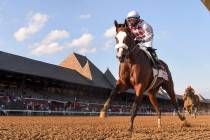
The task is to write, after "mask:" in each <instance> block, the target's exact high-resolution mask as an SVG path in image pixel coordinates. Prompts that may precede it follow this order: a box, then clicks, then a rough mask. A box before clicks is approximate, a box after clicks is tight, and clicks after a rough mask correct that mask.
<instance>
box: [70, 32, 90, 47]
mask: <svg viewBox="0 0 210 140" xmlns="http://www.w3.org/2000/svg"><path fill="white" fill-rule="evenodd" d="M92 40H93V35H91V34H90V33H85V34H83V35H82V36H81V37H80V38H78V39H74V40H72V41H71V42H69V43H67V45H68V46H69V47H86V46H88V45H89V44H90V43H91V41H92Z"/></svg>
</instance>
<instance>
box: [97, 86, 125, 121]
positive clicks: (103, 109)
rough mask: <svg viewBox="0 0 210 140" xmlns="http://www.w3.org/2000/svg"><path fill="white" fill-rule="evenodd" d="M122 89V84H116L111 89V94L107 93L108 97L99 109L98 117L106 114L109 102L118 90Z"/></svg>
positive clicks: (103, 116)
mask: <svg viewBox="0 0 210 140" xmlns="http://www.w3.org/2000/svg"><path fill="white" fill-rule="evenodd" d="M121 90H123V88H122V85H120V84H118V85H117V86H116V87H115V88H114V89H112V91H111V94H110V95H109V98H108V99H107V101H106V102H105V104H104V107H103V108H102V109H101V112H100V118H105V117H106V116H107V110H108V109H109V107H110V105H111V102H112V101H113V99H114V98H115V96H116V95H117V93H118V92H120V91H121Z"/></svg>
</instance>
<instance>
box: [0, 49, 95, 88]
mask: <svg viewBox="0 0 210 140" xmlns="http://www.w3.org/2000/svg"><path fill="white" fill-rule="evenodd" d="M0 70H4V71H11V72H16V73H21V74H28V75H34V76H39V77H45V78H50V79H55V80H61V81H65V82H70V83H77V84H83V85H92V83H90V82H89V81H88V80H87V79H86V78H85V77H83V76H82V75H81V74H79V73H78V72H77V71H75V70H72V69H67V68H64V67H60V66H56V65H53V64H48V63H44V62H40V61H36V60H32V59H29V58H25V57H22V56H17V55H13V54H9V53H5V52H2V51H0Z"/></svg>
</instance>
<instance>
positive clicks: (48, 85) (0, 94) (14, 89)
mask: <svg viewBox="0 0 210 140" xmlns="http://www.w3.org/2000/svg"><path fill="white" fill-rule="evenodd" d="M0 79H1V80H0V110H1V113H2V110H4V111H6V112H7V113H8V112H9V113H11V114H31V112H41V114H43V113H44V112H47V111H48V112H65V113H66V112H67V113H70V114H72V112H74V113H76V112H92V113H97V112H99V111H100V109H101V108H102V106H103V103H104V102H105V100H106V99H107V98H108V96H109V94H110V91H111V89H112V88H113V87H114V86H115V81H116V79H115V78H114V76H113V75H112V73H111V72H110V70H109V69H107V70H106V72H105V73H102V72H101V71H100V70H99V69H98V68H97V67H96V66H95V65H94V64H93V63H92V62H91V61H90V60H89V59H88V58H87V57H86V56H82V55H79V54H77V53H71V54H70V55H69V56H68V57H67V58H66V59H65V60H64V61H63V62H61V64H60V65H53V64H48V63H45V62H40V61H36V60H32V59H29V58H25V57H21V56H17V55H13V54H9V53H5V52H0ZM133 98H134V92H133V90H131V89H130V90H128V91H126V92H124V93H119V94H118V95H117V97H116V99H115V101H114V102H113V104H112V106H111V107H110V110H109V111H110V112H117V113H123V112H129V111H130V108H131V104H132V101H133ZM157 98H158V101H159V103H160V107H161V109H162V111H163V112H171V111H173V110H172V106H171V104H170V99H169V97H168V96H167V94H166V93H165V92H164V91H163V90H160V91H159V92H158V93H157ZM177 99H178V102H179V106H180V108H182V105H183V101H182V97H181V96H177ZM202 99H203V101H202V105H203V107H205V108H208V107H209V101H208V100H206V99H204V98H202ZM12 112H13V113H12ZM14 112H15V113H14ZM20 112H22V113H20ZM139 112H154V110H153V109H152V107H151V104H150V102H149V99H148V97H147V95H144V97H143V102H142V108H141V110H139Z"/></svg>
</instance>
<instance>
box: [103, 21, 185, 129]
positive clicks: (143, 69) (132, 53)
mask: <svg viewBox="0 0 210 140" xmlns="http://www.w3.org/2000/svg"><path fill="white" fill-rule="evenodd" d="M114 24H115V28H116V36H115V39H116V46H115V48H116V51H117V55H116V56H117V58H118V59H119V61H120V65H119V79H118V80H117V82H116V87H115V88H114V89H113V90H112V91H111V93H110V96H109V98H108V99H107V101H106V102H105V104H104V107H103V108H102V110H101V112H100V117H101V118H104V117H106V115H107V114H106V113H107V110H108V109H109V107H110V105H111V102H112V101H113V99H114V98H115V96H116V94H117V93H118V92H122V91H126V90H127V89H129V88H132V89H134V90H135V99H134V102H133V106H132V109H131V120H130V128H129V131H131V132H132V130H133V123H134V119H135V117H136V115H137V111H138V107H139V105H140V103H141V100H142V98H143V93H144V92H146V93H147V95H148V96H149V100H150V102H151V104H152V105H153V107H154V109H155V110H156V112H157V115H158V128H159V127H160V126H161V111H160V107H159V105H158V102H157V98H156V95H155V94H156V93H157V91H158V90H159V88H160V87H162V88H163V89H164V90H165V91H166V92H167V93H168V95H169V96H170V98H171V103H172V104H173V106H174V108H175V111H176V113H177V114H178V117H179V119H180V120H181V121H185V122H186V120H185V117H184V116H183V115H181V114H180V112H179V111H178V104H177V100H176V96H175V92H174V84H173V80H172V76H171V73H170V70H169V68H168V66H167V64H166V63H164V62H163V61H161V64H162V66H163V68H164V71H166V73H167V75H168V77H167V78H168V79H167V80H165V79H163V78H161V77H157V76H156V77H155V78H154V75H153V68H154V66H153V63H152V61H151V59H150V58H149V57H148V56H147V54H146V52H145V51H143V50H141V49H140V48H139V46H138V45H137V44H136V42H135V40H134V35H133V34H132V33H131V31H130V29H129V28H128V25H127V22H126V21H125V22H124V24H118V23H117V21H116V20H115V22H114ZM154 79H155V80H154Z"/></svg>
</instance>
